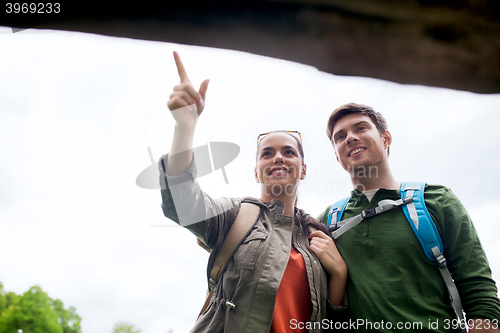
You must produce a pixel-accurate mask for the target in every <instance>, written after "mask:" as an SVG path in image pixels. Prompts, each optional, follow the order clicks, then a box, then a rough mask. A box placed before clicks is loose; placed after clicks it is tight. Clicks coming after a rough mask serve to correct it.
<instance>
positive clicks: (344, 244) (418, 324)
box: [319, 103, 500, 332]
mask: <svg viewBox="0 0 500 333" xmlns="http://www.w3.org/2000/svg"><path fill="white" fill-rule="evenodd" d="M327 135H328V138H329V139H330V141H331V142H332V145H333V147H334V149H335V155H336V157H337V160H338V162H339V163H340V164H341V165H342V167H343V168H344V169H345V170H346V171H347V172H349V174H350V176H351V181H352V184H353V187H354V190H353V191H352V192H351V197H350V199H349V202H348V204H347V206H346V208H345V210H344V213H343V216H342V219H343V220H345V219H347V218H349V217H353V216H356V215H358V214H360V213H361V211H363V210H365V209H369V208H374V207H377V206H378V203H379V202H380V201H381V200H384V199H390V200H398V199H400V187H401V183H400V182H399V181H397V180H396V179H395V178H394V176H393V175H392V172H391V169H390V165H389V147H390V145H391V142H392V137H391V134H390V133H389V131H388V130H387V123H386V121H385V119H384V118H383V117H382V115H381V114H380V113H378V112H375V111H374V110H373V109H372V108H371V107H369V106H365V105H359V104H354V103H351V104H346V105H343V106H341V107H339V108H337V109H336V110H335V111H333V112H332V114H331V115H330V118H329V120H328V125H327ZM412 162H414V161H412ZM424 197H425V205H426V207H427V210H428V211H429V213H430V216H431V217H432V220H433V221H434V223H435V225H436V227H437V230H438V231H439V234H440V236H441V238H442V241H443V245H444V255H445V257H446V258H447V263H448V269H449V271H450V272H451V274H452V276H453V279H454V281H455V285H456V286H457V289H458V292H459V294H460V298H461V301H462V306H463V309H464V312H465V313H466V315H467V320H468V324H469V327H470V330H469V332H500V329H499V325H500V323H499V321H500V301H499V299H498V297H497V287H496V285H495V282H494V281H493V280H492V278H491V270H490V268H489V264H488V261H487V259H486V255H485V253H484V251H483V249H482V247H481V243H480V241H479V239H478V237H477V234H476V231H475V229H474V226H473V224H472V221H471V220H470V217H469V216H468V214H467V212H466V210H465V208H464V207H463V206H462V204H461V203H460V201H459V200H458V198H457V197H456V196H455V195H454V194H453V193H452V191H451V190H450V189H448V188H446V187H444V186H441V185H426V187H425V191H424ZM330 207H331V206H330ZM330 207H328V208H327V209H326V210H325V211H324V212H323V213H322V214H321V215H320V216H319V219H320V220H322V222H323V223H326V222H327V219H328V214H329V211H330ZM337 242H338V243H337V246H338V249H339V251H340V253H341V255H342V257H343V258H344V260H345V262H346V263H347V267H348V269H349V279H348V288H347V294H348V297H349V299H348V301H349V315H350V317H351V321H352V322H355V323H356V325H355V326H351V327H352V328H356V329H357V331H359V332H362V331H369V332H374V331H380V332H394V331H399V332H401V331H431V332H432V331H434V332H452V331H453V330H454V329H456V328H457V327H460V323H459V322H458V321H457V317H456V315H455V312H454V310H453V308H452V305H451V302H450V300H449V296H448V289H447V288H446V285H445V282H444V280H443V278H442V277H441V274H440V273H439V269H438V267H437V265H436V263H435V262H432V261H431V260H429V259H427V257H426V256H425V254H424V251H423V250H422V247H421V245H420V243H419V241H418V239H417V237H416V235H415V233H414V232H413V230H412V228H411V226H410V224H409V222H408V220H407V218H406V216H405V214H404V212H403V209H402V208H401V207H397V208H394V209H392V210H390V211H387V212H384V213H382V214H380V215H377V216H374V217H372V218H369V219H366V220H363V221H362V222H361V223H359V224H358V225H356V226H355V227H353V228H352V229H350V230H348V231H347V232H345V233H344V234H343V235H342V236H340V237H339V238H338V239H337ZM462 324H463V323H462Z"/></svg>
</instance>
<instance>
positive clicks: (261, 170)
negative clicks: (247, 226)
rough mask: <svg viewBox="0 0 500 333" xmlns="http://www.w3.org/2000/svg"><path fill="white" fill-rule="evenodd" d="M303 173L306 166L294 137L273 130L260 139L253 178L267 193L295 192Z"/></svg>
mask: <svg viewBox="0 0 500 333" xmlns="http://www.w3.org/2000/svg"><path fill="white" fill-rule="evenodd" d="M305 175H306V167H305V165H303V163H302V157H301V154H300V149H299V143H298V142H297V140H296V139H295V137H293V136H292V135H290V134H287V133H285V132H273V133H270V134H268V135H266V136H265V137H264V138H263V139H262V140H261V141H260V144H259V147H258V152H257V165H256V167H255V178H256V179H257V181H258V182H260V183H261V184H262V186H263V187H265V188H266V192H267V193H273V194H275V195H280V194H282V193H289V194H290V195H292V194H295V192H296V187H297V186H298V185H299V183H300V180H301V179H304V177H305Z"/></svg>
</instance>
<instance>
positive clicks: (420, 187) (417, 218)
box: [400, 182, 464, 322]
mask: <svg viewBox="0 0 500 333" xmlns="http://www.w3.org/2000/svg"><path fill="white" fill-rule="evenodd" d="M425 185H427V184H426V183H421V182H407V183H403V184H401V190H400V192H401V199H406V198H410V197H413V200H411V201H410V202H409V203H408V204H406V205H404V206H403V212H404V213H405V215H406V218H407V220H408V222H409V223H410V226H411V228H412V229H413V232H414V233H415V236H417V238H418V241H419V242H420V245H421V246H422V249H423V250H424V253H425V255H426V257H427V258H429V259H430V260H432V261H435V262H436V263H437V265H438V267H439V272H440V273H441V276H442V277H443V280H444V282H445V284H446V287H447V288H448V293H449V296H450V299H451V301H452V306H453V309H454V310H455V313H456V314H457V316H458V318H459V319H460V320H461V322H464V315H463V312H462V302H461V300H460V295H459V294H458V290H457V287H456V285H455V282H453V278H452V276H451V274H450V272H449V270H448V268H447V264H446V258H445V257H444V255H443V241H442V240H441V236H440V235H439V232H438V230H437V228H436V225H435V224H434V221H433V220H432V218H431V215H430V214H429V211H428V210H427V208H426V207H425V201H424V190H425Z"/></svg>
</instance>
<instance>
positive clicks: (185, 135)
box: [167, 52, 209, 176]
mask: <svg viewBox="0 0 500 333" xmlns="http://www.w3.org/2000/svg"><path fill="white" fill-rule="evenodd" d="M174 59H175V64H176V65H177V72H178V73H179V77H180V78H181V83H179V84H178V85H176V86H175V87H174V92H173V93H172V94H171V95H170V99H169V100H168V103H167V105H168V108H169V109H170V111H172V112H171V113H172V116H173V117H174V119H175V122H176V123H175V129H174V138H173V140H172V148H171V149H170V154H169V158H168V160H167V174H169V175H172V176H177V175H180V174H182V173H183V172H184V171H185V170H186V168H187V167H188V166H189V165H190V164H191V162H192V160H193V152H192V148H193V137H194V132H195V127H196V122H197V121H198V116H199V115H200V114H201V113H202V112H203V108H204V107H205V95H206V93H207V88H208V82H209V80H205V81H203V82H202V83H201V85H200V89H199V90H198V91H196V89H194V87H193V85H192V84H191V82H190V81H189V78H188V76H187V73H186V69H185V68H184V65H183V64H182V61H181V58H180V57H179V55H178V54H177V52H174Z"/></svg>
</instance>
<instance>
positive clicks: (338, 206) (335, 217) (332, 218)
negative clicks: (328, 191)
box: [326, 197, 350, 229]
mask: <svg viewBox="0 0 500 333" xmlns="http://www.w3.org/2000/svg"><path fill="white" fill-rule="evenodd" d="M349 198H350V197H345V198H343V199H340V200H339V201H337V202H336V203H334V204H333V205H332V206H331V208H330V211H329V212H328V220H327V224H326V226H327V227H330V225H332V223H334V224H336V223H337V222H339V221H340V220H341V219H342V214H344V210H345V207H346V206H347V203H348V202H349ZM335 229H336V228H335Z"/></svg>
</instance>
